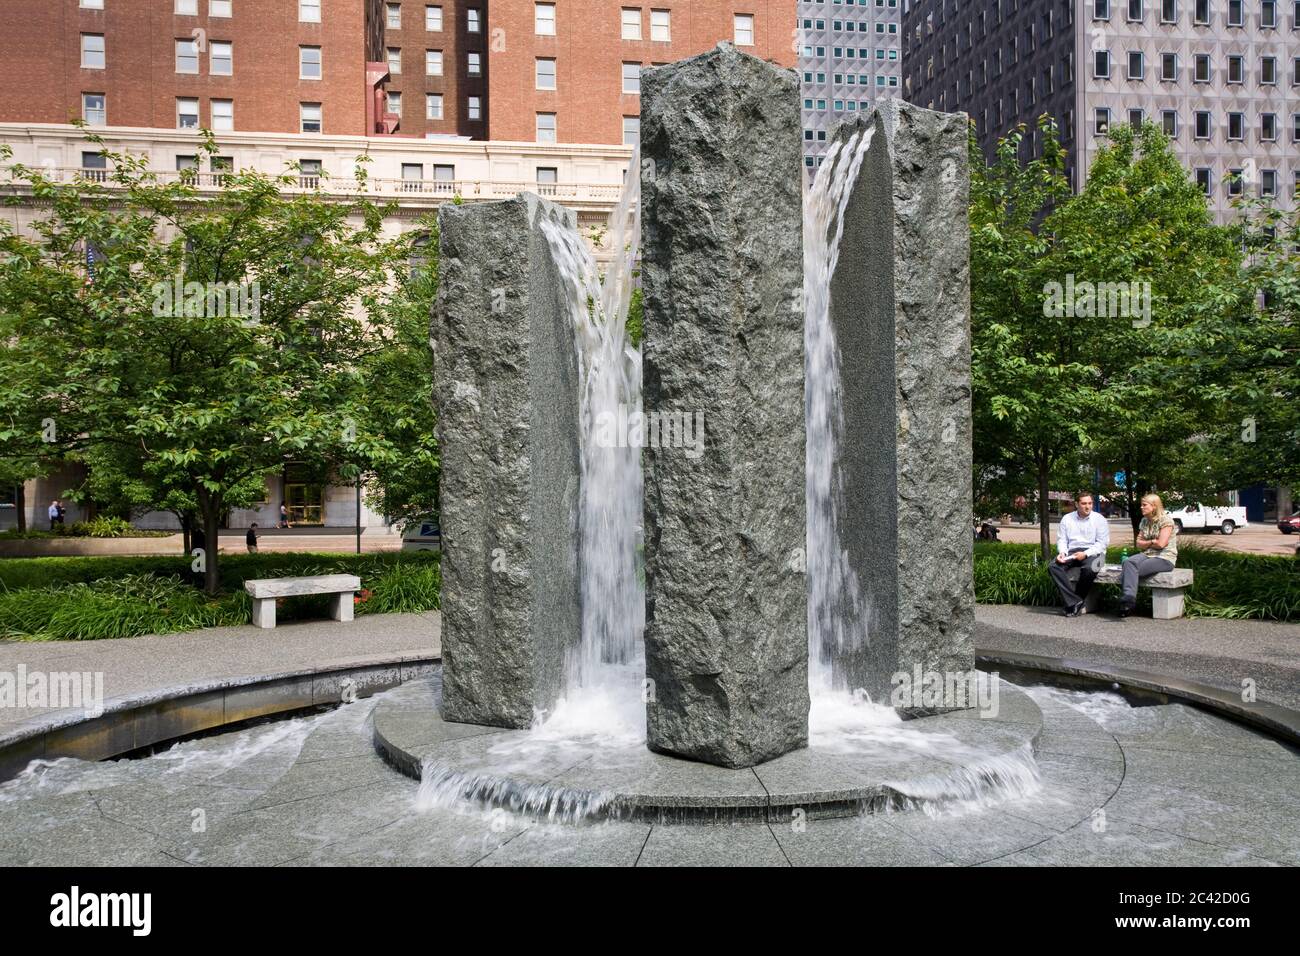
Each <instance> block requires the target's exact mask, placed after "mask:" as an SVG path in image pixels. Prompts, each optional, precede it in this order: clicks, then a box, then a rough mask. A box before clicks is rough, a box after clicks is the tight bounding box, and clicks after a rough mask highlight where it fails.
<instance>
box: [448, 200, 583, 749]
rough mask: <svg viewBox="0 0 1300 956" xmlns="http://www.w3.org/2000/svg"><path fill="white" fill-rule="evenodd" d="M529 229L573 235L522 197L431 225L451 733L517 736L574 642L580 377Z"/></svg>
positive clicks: (563, 314) (553, 277) (549, 265)
mask: <svg viewBox="0 0 1300 956" xmlns="http://www.w3.org/2000/svg"><path fill="white" fill-rule="evenodd" d="M541 217H549V218H551V219H552V220H553V221H557V222H563V223H564V224H566V226H567V227H568V228H574V227H575V226H574V217H573V214H572V213H571V212H567V211H565V210H563V209H561V208H560V207H558V206H555V205H553V204H552V203H549V202H547V201H546V200H544V199H540V198H538V197H536V196H532V195H529V194H525V195H523V196H521V197H519V198H518V199H512V200H509V201H506V202H499V203H479V204H474V205H468V206H454V205H447V206H443V207H442V209H441V210H439V214H438V223H439V228H440V231H441V243H442V250H441V262H440V269H441V273H440V284H439V290H438V302H437V305H436V307H435V309H434V317H433V323H432V340H433V344H434V365H435V375H434V382H435V385H434V398H435V403H436V405H437V407H438V443H439V446H440V449H441V454H442V484H441V491H440V495H441V506H442V520H441V527H442V615H443V637H442V640H443V643H442V648H443V661H444V664H445V667H446V673H445V681H446V694H445V697H444V701H443V716H444V717H445V718H446V719H448V720H455V721H466V722H470V723H478V724H493V725H497V726H503V727H526V726H528V725H529V723H530V722H531V721H532V719H533V716H534V712H535V710H538V709H549V708H550V707H551V706H552V705H553V703H554V702H555V699H556V697H557V696H558V693H559V689H560V682H561V677H562V672H563V666H564V651H565V648H566V647H567V646H568V645H569V644H570V643H573V642H575V641H576V640H577V639H578V636H579V628H580V616H579V591H578V572H577V554H578V540H577V504H578V475H579V448H578V436H579V425H578V422H579V408H578V401H579V395H578V381H577V375H578V365H577V357H576V354H575V351H574V339H573V330H572V328H571V320H570V313H569V310H568V309H567V307H566V306H565V305H564V302H563V299H562V291H561V284H560V278H559V273H558V270H557V266H556V263H555V260H554V258H553V256H552V254H551V251H550V248H549V246H548V244H547V242H546V239H545V236H544V235H543V233H542V228H541Z"/></svg>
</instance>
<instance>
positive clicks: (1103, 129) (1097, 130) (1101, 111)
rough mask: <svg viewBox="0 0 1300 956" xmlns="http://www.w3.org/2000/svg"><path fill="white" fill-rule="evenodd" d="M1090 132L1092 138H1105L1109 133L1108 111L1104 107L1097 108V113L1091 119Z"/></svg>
mask: <svg viewBox="0 0 1300 956" xmlns="http://www.w3.org/2000/svg"><path fill="white" fill-rule="evenodd" d="M1092 132H1093V135H1094V136H1105V135H1106V134H1107V133H1108V132H1110V110H1108V109H1107V108H1106V107H1104V106H1099V107H1097V112H1096V114H1095V115H1094V117H1093V123H1092Z"/></svg>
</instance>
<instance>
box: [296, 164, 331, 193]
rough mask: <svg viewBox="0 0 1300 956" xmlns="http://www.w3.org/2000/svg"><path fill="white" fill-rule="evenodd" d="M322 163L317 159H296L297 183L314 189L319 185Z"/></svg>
mask: <svg viewBox="0 0 1300 956" xmlns="http://www.w3.org/2000/svg"><path fill="white" fill-rule="evenodd" d="M324 171H325V166H324V164H323V163H322V162H321V161H320V160H319V159H300V160H299V161H298V185H300V186H302V187H303V188H304V189H315V188H316V187H317V186H319V185H320V177H321V173H323V172H324Z"/></svg>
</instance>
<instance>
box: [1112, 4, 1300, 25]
mask: <svg viewBox="0 0 1300 956" xmlns="http://www.w3.org/2000/svg"><path fill="white" fill-rule="evenodd" d="M1185 5H1186V6H1190V7H1191V8H1192V23H1194V24H1196V25H1197V26H1209V25H1210V18H1211V15H1212V14H1213V12H1214V11H1213V9H1212V8H1211V5H1210V0H1189V2H1186V3H1185ZM1112 6H1118V7H1122V8H1124V10H1125V19H1126V20H1128V22H1129V23H1141V22H1142V21H1143V20H1145V19H1146V15H1147V10H1149V9H1155V8H1159V10H1160V22H1161V23H1177V22H1178V16H1179V13H1180V9H1179V8H1180V6H1184V4H1180V3H1179V0H1122V2H1118V3H1116V4H1112V3H1111V0H1092V18H1093V19H1094V20H1109V19H1110V16H1111V9H1112ZM1251 7H1253V8H1254V9H1256V10H1258V11H1259V25H1260V26H1261V27H1263V28H1264V29H1273V28H1274V27H1276V26H1277V20H1278V17H1277V11H1278V2H1277V0H1256V2H1255V3H1253V4H1251ZM1292 7H1293V10H1292V20H1291V23H1292V26H1296V27H1300V0H1293V3H1292ZM1247 9H1248V7H1247V4H1246V2H1245V0H1228V16H1227V24H1228V26H1230V27H1244V26H1245V25H1246V11H1247Z"/></svg>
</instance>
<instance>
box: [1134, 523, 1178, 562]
mask: <svg viewBox="0 0 1300 956" xmlns="http://www.w3.org/2000/svg"><path fill="white" fill-rule="evenodd" d="M1165 528H1172V529H1173V530H1172V531H1170V533H1169V543H1168V544H1167V545H1165V546H1164V547H1163V548H1158V549H1153V550H1151V551H1144V552H1143V553H1144V554H1145V555H1146V556H1147V557H1149V558H1164V559H1165V560H1166V561H1168V562H1169V563H1170V564H1173V565H1177V564H1178V525H1176V524H1174V519H1173V518H1171V517H1169V514H1168V513H1165V514H1162V515H1161V516H1160V517H1159V518H1157V519H1155V520H1154V521H1152V520H1151V519H1150V518H1143V519H1142V523H1141V524H1139V525H1138V544H1139V545H1140V544H1141V543H1142V542H1143V541H1155V540H1156V539H1157V538H1159V537H1160V532H1161V531H1162V530H1163V529H1165Z"/></svg>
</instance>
